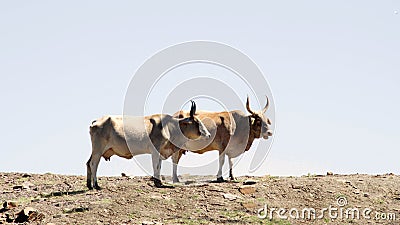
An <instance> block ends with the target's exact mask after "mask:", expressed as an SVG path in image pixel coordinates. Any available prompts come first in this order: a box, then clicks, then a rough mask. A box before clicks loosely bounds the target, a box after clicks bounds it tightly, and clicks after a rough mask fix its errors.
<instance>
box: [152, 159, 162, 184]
mask: <svg viewBox="0 0 400 225" xmlns="http://www.w3.org/2000/svg"><path fill="white" fill-rule="evenodd" d="M151 158H152V162H153V179H154V185H155V186H156V187H162V183H161V179H160V173H161V157H160V153H158V152H157V151H153V153H152V154H151Z"/></svg>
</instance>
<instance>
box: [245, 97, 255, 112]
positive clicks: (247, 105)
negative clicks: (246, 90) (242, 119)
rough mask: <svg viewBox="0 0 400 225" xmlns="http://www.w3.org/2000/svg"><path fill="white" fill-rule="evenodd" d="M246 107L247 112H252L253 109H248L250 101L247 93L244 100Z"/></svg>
mask: <svg viewBox="0 0 400 225" xmlns="http://www.w3.org/2000/svg"><path fill="white" fill-rule="evenodd" d="M246 109H247V111H249V113H251V114H254V112H253V111H251V109H250V101H249V96H248V95H247V101H246Z"/></svg>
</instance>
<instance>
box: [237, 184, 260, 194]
mask: <svg viewBox="0 0 400 225" xmlns="http://www.w3.org/2000/svg"><path fill="white" fill-rule="evenodd" d="M239 191H240V193H242V194H244V195H247V194H253V193H254V192H256V188H255V187H253V186H246V187H240V188H239Z"/></svg>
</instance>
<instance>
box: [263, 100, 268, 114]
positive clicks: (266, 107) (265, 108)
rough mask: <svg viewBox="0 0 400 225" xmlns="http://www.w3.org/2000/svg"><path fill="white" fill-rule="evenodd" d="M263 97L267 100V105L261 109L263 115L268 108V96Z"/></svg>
mask: <svg viewBox="0 0 400 225" xmlns="http://www.w3.org/2000/svg"><path fill="white" fill-rule="evenodd" d="M265 97H266V98H267V103H266V104H265V106H264V108H263V110H262V112H263V113H265V112H266V111H267V109H268V106H269V99H268V96H265Z"/></svg>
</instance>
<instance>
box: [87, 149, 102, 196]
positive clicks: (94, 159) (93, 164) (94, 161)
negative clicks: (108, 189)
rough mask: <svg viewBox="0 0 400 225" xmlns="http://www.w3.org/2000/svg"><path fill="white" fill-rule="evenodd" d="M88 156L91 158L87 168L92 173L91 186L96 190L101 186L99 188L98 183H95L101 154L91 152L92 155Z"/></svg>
mask: <svg viewBox="0 0 400 225" xmlns="http://www.w3.org/2000/svg"><path fill="white" fill-rule="evenodd" d="M90 158H91V160H89V162H88V163H89V166H88V168H89V167H90V172H91V175H92V176H91V177H92V178H93V187H94V188H95V189H96V190H100V189H101V188H100V186H99V184H98V183H97V167H98V166H99V163H100V158H101V155H99V154H92V156H91V157H90ZM88 188H89V189H90V187H89V186H88Z"/></svg>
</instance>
